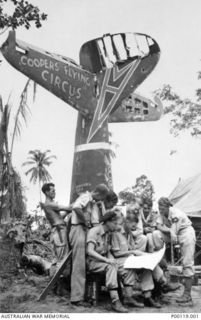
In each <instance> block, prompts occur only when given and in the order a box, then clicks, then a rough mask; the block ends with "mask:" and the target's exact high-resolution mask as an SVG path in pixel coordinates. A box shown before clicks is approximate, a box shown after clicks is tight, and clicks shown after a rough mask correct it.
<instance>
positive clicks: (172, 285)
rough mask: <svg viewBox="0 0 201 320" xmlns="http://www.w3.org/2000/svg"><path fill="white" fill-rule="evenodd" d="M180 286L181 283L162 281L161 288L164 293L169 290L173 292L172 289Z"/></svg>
mask: <svg viewBox="0 0 201 320" xmlns="http://www.w3.org/2000/svg"><path fill="white" fill-rule="evenodd" d="M178 288H180V283H171V282H170V283H167V282H166V283H162V284H161V290H162V292H163V293H167V292H171V291H175V290H177V289H178Z"/></svg>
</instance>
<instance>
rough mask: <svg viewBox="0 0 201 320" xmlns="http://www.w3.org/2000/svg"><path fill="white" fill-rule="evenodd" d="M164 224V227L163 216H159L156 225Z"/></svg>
mask: <svg viewBox="0 0 201 320" xmlns="http://www.w3.org/2000/svg"><path fill="white" fill-rule="evenodd" d="M157 223H158V224H162V225H163V219H162V217H161V215H160V214H159V215H158V217H157V218H156V224H157Z"/></svg>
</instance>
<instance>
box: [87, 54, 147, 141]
mask: <svg viewBox="0 0 201 320" xmlns="http://www.w3.org/2000/svg"><path fill="white" fill-rule="evenodd" d="M140 60H141V59H140V58H139V59H138V60H135V61H132V62H131V63H130V64H128V65H127V66H125V67H124V68H122V69H120V70H119V69H118V67H117V66H115V67H114V68H111V69H107V70H106V72H105V77H104V80H103V84H102V88H101V93H100V98H99V101H98V104H97V107H96V111H95V113H94V117H93V121H92V124H91V127H90V131H89V135H88V138H87V143H89V142H90V141H91V139H92V138H93V136H94V135H95V134H96V132H97V131H98V129H99V128H100V127H101V125H102V124H103V122H104V121H105V120H106V119H107V117H108V116H109V114H110V112H111V111H112V109H113V107H114V105H115V103H116V102H117V100H118V98H119V96H120V95H121V93H122V92H123V90H124V88H125V86H126V84H127V83H128V81H129V79H130V78H131V76H132V74H133V72H134V71H135V70H136V68H137V67H138V65H139V63H140ZM111 72H113V74H112V76H113V81H114V82H115V81H116V80H118V79H119V78H120V77H121V76H122V75H123V74H124V73H125V76H124V78H123V80H122V81H121V84H120V85H119V87H113V86H111V85H108V81H109V79H110V74H111ZM107 92H110V93H113V97H112V99H111V100H110V102H109V103H108V105H107V106H106V108H105V110H104V112H102V110H103V106H104V101H105V96H106V93H107Z"/></svg>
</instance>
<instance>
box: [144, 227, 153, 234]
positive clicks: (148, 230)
mask: <svg viewBox="0 0 201 320" xmlns="http://www.w3.org/2000/svg"><path fill="white" fill-rule="evenodd" d="M152 231H153V230H152V228H151V227H146V228H144V232H145V233H146V234H147V233H151V232H152Z"/></svg>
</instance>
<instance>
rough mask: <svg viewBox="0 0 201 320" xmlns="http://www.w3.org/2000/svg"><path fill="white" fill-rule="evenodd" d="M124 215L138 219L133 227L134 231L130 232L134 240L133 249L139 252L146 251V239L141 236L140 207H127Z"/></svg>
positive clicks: (144, 236)
mask: <svg viewBox="0 0 201 320" xmlns="http://www.w3.org/2000/svg"><path fill="white" fill-rule="evenodd" d="M126 215H130V216H131V215H132V216H136V217H137V218H138V223H137V225H136V226H135V229H133V230H131V232H132V235H133V238H134V242H135V248H136V249H138V250H140V251H146V247H147V237H146V235H144V234H143V224H142V218H141V213H140V207H139V206H136V205H132V206H128V207H127V209H126Z"/></svg>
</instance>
